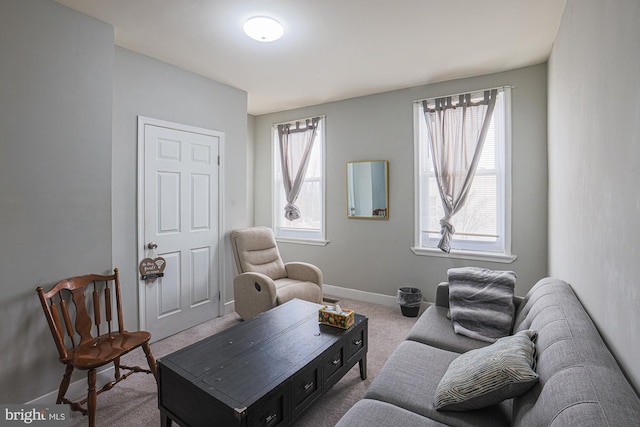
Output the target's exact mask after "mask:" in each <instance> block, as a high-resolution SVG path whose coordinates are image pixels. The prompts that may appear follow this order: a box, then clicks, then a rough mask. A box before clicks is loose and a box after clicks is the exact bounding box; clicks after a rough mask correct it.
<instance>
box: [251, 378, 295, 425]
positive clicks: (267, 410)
mask: <svg viewBox="0 0 640 427" xmlns="http://www.w3.org/2000/svg"><path fill="white" fill-rule="evenodd" d="M287 391H288V390H287V387H280V388H278V389H277V390H276V391H275V392H274V393H272V394H270V395H269V396H267V397H266V398H264V399H262V400H261V401H260V402H258V403H256V405H255V407H251V408H249V410H248V411H247V426H248V427H275V426H285V425H287V424H288V423H289V417H288V414H289V411H288V401H287V397H288V396H287Z"/></svg>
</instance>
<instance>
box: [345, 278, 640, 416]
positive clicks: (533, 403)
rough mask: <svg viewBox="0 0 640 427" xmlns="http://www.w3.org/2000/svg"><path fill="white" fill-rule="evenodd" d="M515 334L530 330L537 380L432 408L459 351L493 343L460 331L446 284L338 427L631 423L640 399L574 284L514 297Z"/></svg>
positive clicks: (550, 284) (546, 284)
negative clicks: (493, 400)
mask: <svg viewBox="0 0 640 427" xmlns="http://www.w3.org/2000/svg"><path fill="white" fill-rule="evenodd" d="M514 302H515V303H516V307H517V309H516V314H515V319H514V328H513V332H514V333H516V332H518V331H522V330H526V329H532V330H536V331H537V332H538V337H537V341H536V353H537V356H536V362H537V366H536V372H537V374H538V375H539V381H538V382H537V383H536V384H535V385H534V386H533V387H532V388H531V389H529V390H528V391H527V392H525V393H524V394H523V395H521V396H519V397H515V398H513V399H508V400H505V401H502V402H501V403H499V404H496V405H493V406H489V407H485V408H482V409H474V410H468V411H463V412H453V411H443V410H436V409H435V408H434V403H433V401H434V394H435V390H436V387H437V386H438V383H439V382H440V379H441V378H442V377H443V375H444V374H445V372H446V370H447V368H448V366H449V364H450V363H451V362H452V361H453V360H454V359H455V358H456V357H458V356H459V355H460V354H461V353H464V352H466V351H468V350H472V349H476V348H480V347H484V346H487V345H489V343H486V342H481V341H476V340H474V339H471V338H466V337H464V336H462V335H458V334H456V333H455V332H454V331H453V328H452V326H451V321H450V320H449V319H448V318H447V311H448V304H449V298H448V285H447V284H446V283H443V284H440V285H439V286H438V289H437V293H436V302H435V305H432V306H430V307H429V308H428V309H427V310H426V311H425V312H424V313H423V314H422V316H420V318H419V319H418V320H417V321H416V324H415V326H414V327H413V328H412V330H411V331H410V333H409V334H408V336H407V338H406V340H405V341H403V342H402V343H401V344H400V345H399V346H398V348H397V349H396V350H395V351H394V353H393V354H392V355H391V357H390V358H389V360H388V361H387V362H386V363H385V365H384V366H383V368H382V369H381V371H380V372H379V373H378V375H377V376H376V378H375V379H374V380H373V382H372V383H371V386H370V387H369V389H368V390H367V392H366V394H365V396H364V398H363V399H362V400H360V401H359V402H357V403H356V404H355V405H354V406H353V407H352V408H351V409H350V410H349V411H348V412H347V413H346V414H345V415H344V416H343V417H342V419H341V420H340V421H339V422H338V424H337V427H359V426H362V427H365V426H366V427H371V426H384V427H388V426H395V427H413V426H441V425H450V426H492V427H494V426H511V425H512V426H523V427H532V426H580V427H585V426H611V427H614V426H631V425H640V399H639V398H638V396H637V395H636V393H635V392H634V390H633V388H632V387H631V385H630V384H629V382H628V381H627V380H626V379H625V377H624V375H623V374H622V372H621V370H620V368H619V366H618V364H617V363H616V361H615V359H614V358H613V356H612V355H611V353H610V352H609V350H608V349H607V347H606V346H605V344H604V342H603V341H602V338H601V337H600V335H599V333H598V331H597V330H596V328H595V326H594V324H593V322H592V321H591V319H590V318H589V316H588V315H587V313H586V311H585V309H584V308H583V307H582V305H581V304H580V302H579V301H578V299H577V297H576V295H575V294H574V292H573V290H572V289H571V287H570V286H569V285H568V284H567V283H566V282H563V281H561V280H557V279H551V278H546V279H542V280H540V281H539V282H538V283H537V284H536V285H535V286H534V287H533V288H532V289H531V290H530V291H529V292H528V293H527V295H526V296H525V297H524V298H516V299H515V301H514Z"/></svg>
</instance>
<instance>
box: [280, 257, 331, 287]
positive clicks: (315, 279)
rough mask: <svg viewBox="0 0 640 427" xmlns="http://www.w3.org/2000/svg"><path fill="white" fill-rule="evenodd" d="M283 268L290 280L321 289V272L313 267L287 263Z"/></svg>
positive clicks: (305, 264) (299, 263)
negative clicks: (313, 284)
mask: <svg viewBox="0 0 640 427" xmlns="http://www.w3.org/2000/svg"><path fill="white" fill-rule="evenodd" d="M284 268H285V269H286V270H287V277H289V278H290V279H295V280H301V281H303V282H312V283H315V284H316V285H318V286H319V287H320V288H322V280H323V278H322V271H321V270H320V269H319V268H318V267H316V266H315V265H313V264H309V263H306V262H288V263H286V264H285V265H284Z"/></svg>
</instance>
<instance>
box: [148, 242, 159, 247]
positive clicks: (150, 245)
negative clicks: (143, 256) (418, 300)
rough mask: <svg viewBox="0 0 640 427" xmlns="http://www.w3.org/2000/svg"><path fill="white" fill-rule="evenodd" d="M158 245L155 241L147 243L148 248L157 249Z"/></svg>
mask: <svg viewBox="0 0 640 427" xmlns="http://www.w3.org/2000/svg"><path fill="white" fill-rule="evenodd" d="M157 247H158V244H157V243H154V242H149V243H148V244H147V248H149V249H156V248H157Z"/></svg>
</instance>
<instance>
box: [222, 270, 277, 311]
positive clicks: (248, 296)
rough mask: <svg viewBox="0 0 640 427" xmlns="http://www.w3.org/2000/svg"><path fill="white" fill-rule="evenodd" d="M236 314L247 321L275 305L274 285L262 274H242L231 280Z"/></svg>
mask: <svg viewBox="0 0 640 427" xmlns="http://www.w3.org/2000/svg"><path fill="white" fill-rule="evenodd" d="M233 297H234V303H235V309H236V312H237V313H238V314H239V315H240V317H242V318H243V319H245V320H246V319H249V318H251V317H254V316H256V315H258V314H260V313H262V312H264V311H267V310H269V309H271V308H273V307H275V306H276V305H277V303H276V300H277V295H276V285H275V283H273V280H271V278H270V277H269V276H267V275H265V274H262V273H253V272H251V273H242V274H239V275H237V276H236V277H234V278H233Z"/></svg>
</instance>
